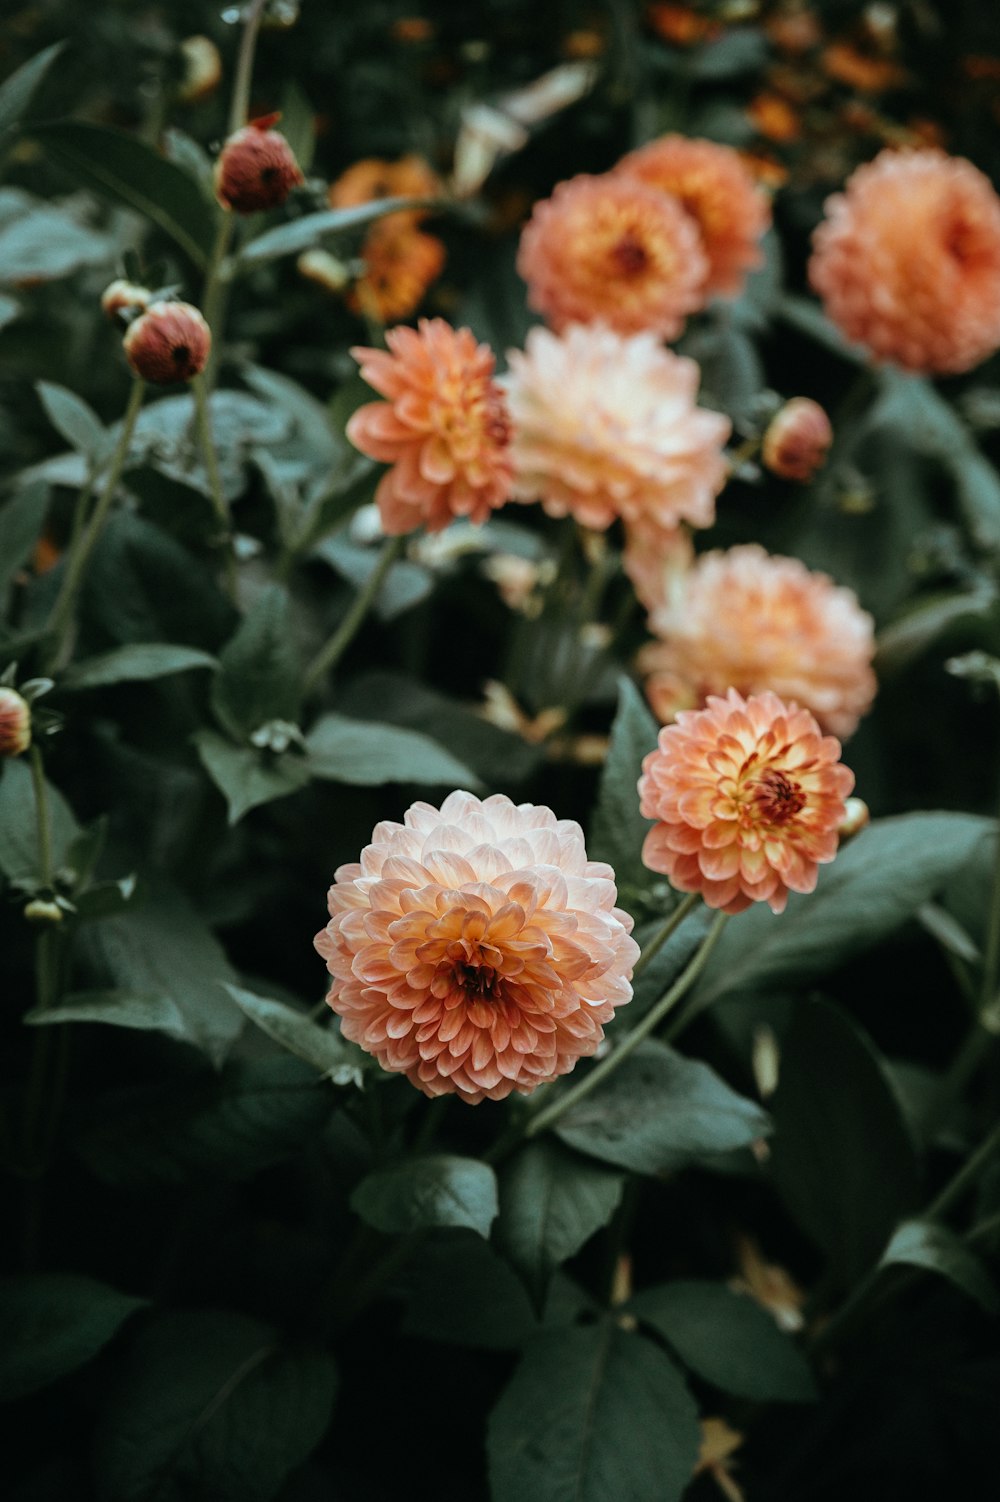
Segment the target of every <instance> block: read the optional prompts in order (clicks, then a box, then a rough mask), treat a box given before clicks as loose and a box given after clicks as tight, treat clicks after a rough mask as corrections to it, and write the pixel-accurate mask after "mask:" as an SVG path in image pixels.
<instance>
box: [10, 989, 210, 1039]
mask: <svg viewBox="0 0 1000 1502" xmlns="http://www.w3.org/2000/svg"><path fill="white" fill-rule="evenodd" d="M24 1020H25V1022H30V1023H31V1024H32V1025H33V1026H35V1027H48V1025H49V1024H50V1023H53V1022H106V1023H110V1024H111V1026H112V1027H130V1028H134V1029H136V1030H138V1031H139V1032H154V1033H165V1034H166V1035H167V1037H168V1038H176V1039H178V1040H179V1041H181V1042H186V1041H187V1040H188V1026H187V1023H186V1022H185V1020H184V1017H183V1015H182V1014H181V1012H180V1010H179V1008H178V1006H177V1003H176V1002H175V1001H174V1000H173V999H172V997H170V996H157V995H156V994H155V993H150V994H147V995H140V994H139V993H137V992H135V991H74V992H73V993H72V994H71V995H69V996H67V997H65V998H64V999H63V1000H62V1001H61V1002H60V1003H59V1005H58V1006H56V1007H50V1008H49V1009H48V1010H47V1011H44V1012H37V1011H33V1012H27V1013H26V1014H25V1018H24Z"/></svg>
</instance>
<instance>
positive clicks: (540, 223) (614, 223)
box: [517, 173, 708, 339]
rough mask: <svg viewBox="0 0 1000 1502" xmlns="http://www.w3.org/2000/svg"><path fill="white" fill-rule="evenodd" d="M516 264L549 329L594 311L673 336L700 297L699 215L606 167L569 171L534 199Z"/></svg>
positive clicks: (615, 324) (624, 329)
mask: <svg viewBox="0 0 1000 1502" xmlns="http://www.w3.org/2000/svg"><path fill="white" fill-rule="evenodd" d="M517 269H518V272H519V274H520V275H521V276H522V277H523V278H524V280H525V281H526V282H527V284H528V302H529V303H530V304H531V306H532V307H533V308H534V309H536V311H537V312H539V313H541V315H542V317H543V318H545V319H546V321H547V322H548V323H550V324H551V325H552V326H553V328H556V329H562V328H565V327H566V325H567V324H569V323H593V322H594V321H595V320H598V319H600V320H603V322H605V323H606V324H608V325H609V326H610V327H611V328H613V329H617V330H618V331H619V332H620V333H624V334H633V333H638V332H641V331H643V330H648V331H649V332H650V333H653V334H658V335H660V337H661V338H664V339H673V338H674V337H675V336H676V335H677V334H679V333H680V332H681V329H682V328H683V327H684V320H685V318H686V317H687V315H688V314H689V313H693V312H695V311H696V310H697V309H698V308H701V307H703V306H704V304H705V279H706V276H707V274H708V263H707V261H706V258H705V253H704V251H703V249H702V246H701V241H700V237H699V234H698V228H697V225H696V224H695V223H694V221H693V220H692V219H691V217H690V216H689V215H688V214H686V213H685V212H684V210H683V209H682V208H681V206H680V204H679V203H678V202H677V201H676V200H675V199H672V198H668V197H667V195H666V194H664V193H658V192H657V191H656V189H655V188H650V187H647V186H646V184H645V183H642V182H638V181H636V180H634V179H630V178H628V177H623V176H613V175H612V174H610V173H606V174H605V175H604V176H602V177H587V176H586V175H583V174H581V175H580V176H579V177H574V178H571V179H570V180H569V181H568V182H564V183H559V184H558V185H557V187H556V189H555V191H554V192H553V194H552V197H551V198H546V199H544V200H543V201H542V202H540V203H536V205H535V209H534V213H533V214H532V216H531V218H530V220H529V221H528V223H527V224H526V225H525V227H524V230H523V232H522V234H521V243H520V246H519V249H518V254H517Z"/></svg>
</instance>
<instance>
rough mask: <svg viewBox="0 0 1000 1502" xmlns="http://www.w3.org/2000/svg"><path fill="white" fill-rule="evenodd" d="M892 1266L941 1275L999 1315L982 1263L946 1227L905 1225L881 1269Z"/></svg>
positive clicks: (884, 1256) (997, 1299)
mask: <svg viewBox="0 0 1000 1502" xmlns="http://www.w3.org/2000/svg"><path fill="white" fill-rule="evenodd" d="M893 1263H905V1264H907V1265H908V1266H910V1267H924V1268H927V1269H928V1271H929V1272H935V1273H940V1274H941V1276H942V1277H943V1278H947V1279H948V1281H949V1282H950V1283H954V1285H955V1287H956V1288H960V1289H961V1290H962V1292H963V1293H966V1294H968V1295H969V1297H970V1298H972V1299H975V1301H976V1303H977V1304H981V1305H982V1307H983V1308H984V1309H985V1310H987V1311H988V1312H989V1313H990V1314H997V1313H998V1312H1000V1296H998V1294H997V1288H996V1285H995V1283H994V1282H993V1279H992V1278H991V1277H990V1275H989V1273H988V1272H987V1271H986V1268H985V1267H984V1265H983V1263H982V1261H981V1259H980V1258H979V1257H977V1256H976V1253H975V1252H974V1251H972V1249H971V1248H970V1247H968V1246H966V1245H965V1243H964V1242H963V1241H961V1240H960V1239H959V1237H957V1236H956V1235H955V1233H954V1232H953V1231H949V1230H948V1228H947V1226H939V1225H936V1224H935V1223H934V1222H933V1221H928V1220H907V1221H904V1222H903V1224H902V1225H901V1226H897V1227H896V1229H895V1231H894V1232H893V1234H892V1239H891V1241H890V1242H889V1245H888V1246H887V1247H886V1249H885V1251H884V1252H883V1254H882V1261H881V1263H880V1266H881V1267H890V1266H891V1265H892V1264H893Z"/></svg>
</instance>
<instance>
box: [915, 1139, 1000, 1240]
mask: <svg viewBox="0 0 1000 1502" xmlns="http://www.w3.org/2000/svg"><path fill="white" fill-rule="evenodd" d="M998 1152H1000V1123H998V1124H997V1125H996V1126H995V1127H994V1128H993V1130H992V1132H990V1133H989V1135H988V1136H987V1137H986V1138H984V1140H983V1141H982V1142H981V1143H980V1144H979V1146H978V1147H977V1148H976V1151H975V1152H974V1153H973V1154H972V1157H971V1158H970V1159H969V1160H968V1162H967V1163H966V1164H964V1166H963V1167H962V1168H960V1169H959V1170H958V1173H956V1174H955V1177H954V1178H953V1179H951V1180H950V1181H949V1182H948V1183H947V1184H946V1185H945V1186H944V1188H943V1189H942V1190H941V1193H940V1194H939V1195H938V1196H937V1198H936V1199H935V1200H933V1201H932V1202H931V1204H930V1205H929V1206H928V1207H927V1209H926V1211H925V1212H924V1218H925V1219H926V1220H943V1219H944V1217H945V1216H946V1215H947V1214H948V1213H949V1211H950V1210H953V1209H954V1207H955V1205H956V1204H957V1203H958V1202H959V1200H960V1199H961V1198H962V1196H963V1194H965V1193H966V1192H967V1191H968V1190H969V1189H971V1188H972V1185H973V1184H974V1183H975V1182H976V1180H977V1179H978V1177H979V1175H980V1174H981V1173H982V1171H983V1169H984V1168H986V1167H987V1166H988V1165H989V1163H990V1161H991V1159H992V1158H993V1157H994V1156H995V1154H996V1153H998Z"/></svg>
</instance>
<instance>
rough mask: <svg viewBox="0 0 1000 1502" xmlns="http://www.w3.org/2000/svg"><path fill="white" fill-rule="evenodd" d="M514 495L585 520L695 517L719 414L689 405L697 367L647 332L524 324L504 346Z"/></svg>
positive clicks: (704, 492)
mask: <svg viewBox="0 0 1000 1502" xmlns="http://www.w3.org/2000/svg"><path fill="white" fill-rule="evenodd" d="M508 361H509V365H510V374H509V376H508V377H507V380H506V385H507V399H508V402H509V404H510V411H511V417H512V419H513V423H514V435H513V441H512V447H511V454H512V458H513V462H514V496H515V498H516V499H517V500H520V501H536V500H540V501H541V503H542V505H543V506H544V508H545V510H546V511H547V512H548V513H549V515H550V516H566V515H567V514H568V513H571V514H572V515H573V516H575V517H576V519H577V520H578V521H579V522H582V523H583V525H584V526H588V527H602V528H603V527H608V526H610V525H611V523H612V522H613V521H614V520H615V518H616V517H619V516H621V517H624V518H625V519H626V520H627V521H643V520H645V521H647V522H649V523H651V524H655V525H656V526H658V527H659V528H661V529H664V530H669V529H672V528H674V527H676V525H677V523H678V522H679V521H681V520H682V519H683V520H685V521H689V522H691V523H692V525H693V526H696V527H707V526H710V525H711V523H712V522H713V521H714V519H715V497H716V496H717V495H718V493H719V491H720V490H721V489H722V486H723V485H724V483H725V480H726V473H727V471H726V464H725V460H724V459H723V457H722V446H723V444H724V443H725V441H726V439H727V438H728V436H729V426H730V425H729V419H728V418H727V417H723V416H721V415H720V414H719V413H718V412H708V411H705V410H704V409H702V408H700V407H697V406H696V405H695V399H696V396H697V392H698V382H699V379H700V375H701V372H700V370H699V368H698V366H697V364H696V363H695V362H694V360H689V359H686V358H684V357H682V356H680V355H675V354H673V353H672V352H671V351H670V350H665V349H663V347H662V346H661V345H660V344H659V343H658V341H657V338H656V336H655V335H654V334H652V333H645V334H633V335H631V336H626V335H623V334H619V333H615V332H614V331H613V330H611V329H609V328H607V327H605V326H604V325H603V324H590V325H583V324H571V325H570V326H569V327H568V328H566V329H565V330H564V332H563V333H562V334H553V333H551V332H549V330H547V329H542V328H534V329H532V330H531V331H530V332H529V334H528V338H527V341H526V346H525V350H524V353H519V352H517V351H511V352H510V353H509V355H508Z"/></svg>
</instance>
